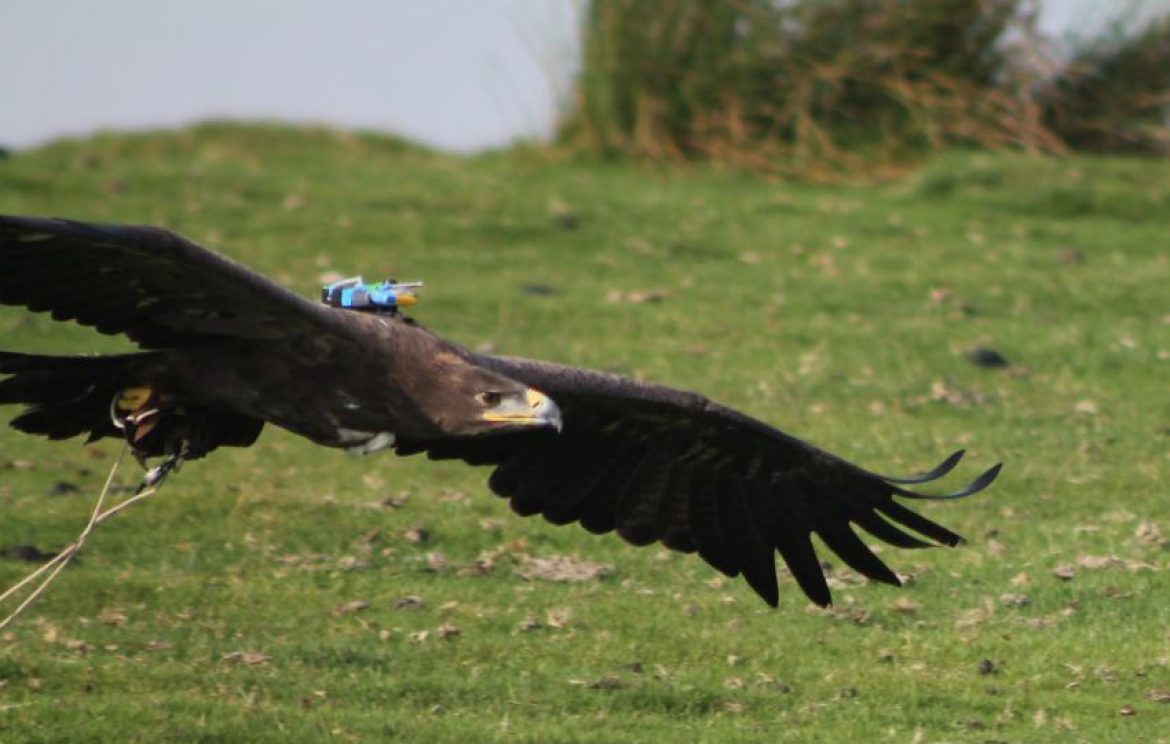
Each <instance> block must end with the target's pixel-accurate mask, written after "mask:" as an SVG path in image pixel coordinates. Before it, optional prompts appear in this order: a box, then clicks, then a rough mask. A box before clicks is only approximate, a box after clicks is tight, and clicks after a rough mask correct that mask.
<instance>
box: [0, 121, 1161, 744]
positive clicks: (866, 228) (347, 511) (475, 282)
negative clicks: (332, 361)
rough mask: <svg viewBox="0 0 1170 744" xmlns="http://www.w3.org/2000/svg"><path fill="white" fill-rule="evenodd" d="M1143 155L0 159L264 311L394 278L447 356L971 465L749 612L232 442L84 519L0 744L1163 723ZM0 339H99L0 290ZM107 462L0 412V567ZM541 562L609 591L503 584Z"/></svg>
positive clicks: (1042, 734)
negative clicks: (720, 407) (872, 572)
mask: <svg viewBox="0 0 1170 744" xmlns="http://www.w3.org/2000/svg"><path fill="white" fill-rule="evenodd" d="M1165 167H1166V166H1165V163H1164V162H1143V161H1139V160H1122V159H1089V158H1079V159H1069V160H1045V159H1034V158H1023V157H1016V156H1006V155H1005V156H989V155H976V154H964V153H955V154H952V155H948V156H946V157H944V158H941V159H939V160H937V161H935V162H933V163H932V164H931V165H929V166H928V167H927V168H926V169H925V170H924V171H922V172H921V173H920V174H919V175H918V176H916V177H915V178H913V179H911V180H909V181H905V182H901V183H897V184H892V185H890V184H887V185H880V186H818V185H799V184H792V183H784V182H779V181H770V180H762V179H760V178H756V177H751V176H745V175H741V174H736V173H733V172H718V171H711V170H705V169H701V168H695V169H691V170H685V169H665V168H663V169H658V168H651V167H635V166H627V165H620V164H611V163H581V162H573V161H564V160H560V159H558V158H556V157H554V156H552V155H549V154H547V153H542V152H539V151H524V150H521V151H515V152H509V153H501V154H493V155H489V156H483V157H479V158H475V159H456V158H450V157H447V156H442V155H438V154H434V153H431V152H427V151H425V150H422V149H419V148H415V147H413V146H410V145H406V144H404V143H402V142H400V141H397V140H393V139H389V138H381V137H375V136H367V135H361V134H349V133H337V132H330V131H323V130H321V131H318V130H293V129H284V128H279V127H260V126H257V127H246V126H232V125H222V124H217V125H206V126H201V127H196V128H193V129H189V130H184V131H180V132H164V133H156V134H145V135H134V136H112V135H110V136H100V137H97V138H94V139H91V140H84V141H70V142H61V143H58V144H54V145H51V146H48V147H45V148H43V149H40V150H37V151H33V152H26V153H16V154H14V155H13V156H12V157H11V158H9V159H7V160H4V161H0V212H5V213H30V214H55V215H62V216H69V217H73V218H78V219H92V220H104V221H117V222H140V223H155V224H161V225H166V226H168V227H171V228H173V229H175V230H178V231H180V232H182V233H184V234H186V235H188V236H190V237H192V238H194V239H196V240H198V241H200V242H203V243H205V244H207V245H210V246H213V247H216V248H218V249H220V250H221V251H222V252H224V253H226V254H228V255H230V256H232V257H233V258H236V259H238V260H241V261H243V262H245V263H247V264H249V265H251V266H253V267H255V268H257V269H259V270H261V271H263V272H265V273H268V274H269V275H272V276H274V277H276V278H278V279H279V280H280V281H282V282H284V283H286V284H287V285H289V286H291V287H293V288H295V289H296V290H297V291H299V292H301V293H304V294H306V295H313V294H315V293H316V291H317V289H318V287H319V285H320V284H321V282H322V281H323V280H324V279H325V278H327V277H328V276H330V275H337V274H341V275H351V274H357V273H363V274H365V275H366V276H367V277H370V278H373V277H381V276H385V275H391V276H396V277H398V278H400V279H415V278H420V279H424V280H426V281H427V287H426V291H425V295H424V298H423V302H422V303H421V304H420V306H419V307H418V308H416V312H415V313H414V314H415V315H416V317H418V318H420V319H421V320H422V321H423V322H424V323H426V324H427V325H429V326H430V327H432V328H434V329H436V330H438V331H439V332H441V333H443V334H444V335H448V336H450V337H452V338H455V339H456V340H459V341H460V342H462V343H465V344H467V345H469V346H472V347H482V348H491V349H494V350H496V351H498V352H501V353H510V354H520V355H527V356H536V357H541V358H547V359H553V360H558V361H562V362H568V363H573V364H579V365H585V366H590V367H597V368H603V369H608V370H613V371H618V372H622V373H626V374H633V375H639V376H644V377H646V378H649V379H653V380H656V381H659V382H664V383H668V384H672V385H675V386H679V387H684V388H689V389H695V390H699V391H701V392H703V393H705V394H707V395H709V396H711V397H713V398H716V399H718V400H720V401H722V402H724V403H727V404H731V405H734V406H736V407H739V408H741V409H743V410H745V411H747V412H749V413H751V414H753V415H755V416H758V417H760V418H762V419H764V420H767V421H770V422H772V423H774V424H776V425H778V426H780V427H781V428H783V429H785V430H786V431H789V432H791V433H793V434H796V435H798V436H802V437H804V438H807V439H809V440H811V441H813V442H815V443H817V444H819V445H821V446H823V447H825V448H827V449H830V450H832V451H834V452H837V453H839V454H841V455H843V456H846V457H848V458H850V459H853V460H855V461H857V462H859V463H860V464H863V465H865V466H867V467H871V468H873V469H875V470H878V471H881V472H895V473H896V472H909V471H914V470H917V469H921V468H923V467H926V466H929V465H933V464H934V463H935V462H936V461H937V460H938V459H940V458H941V456H942V455H944V454H946V453H947V452H949V451H950V450H952V449H955V448H957V447H966V448H968V450H969V455H968V458H969V460H970V461H971V463H972V464H967V465H965V466H964V467H963V468H961V469H960V470H961V476H972V475H974V474H975V472H977V471H976V466H987V465H990V464H991V463H993V462H995V461H998V460H1004V461H1005V462H1006V467H1005V469H1004V472H1003V475H1002V476H1001V478H1000V481H999V482H998V483H997V484H996V485H995V487H993V488H992V489H991V490H990V491H989V492H987V493H985V494H981V495H979V496H977V497H974V498H971V499H967V500H964V501H961V502H953V503H941V504H927V505H926V506H925V507H924V510H925V512H926V513H927V514H928V515H929V516H930V517H931V518H934V519H937V520H939V521H941V522H943V523H944V524H947V525H948V526H950V527H953V528H955V529H956V530H957V531H959V532H960V533H962V534H964V535H966V536H967V537H968V539H969V543H968V544H967V545H965V546H963V547H961V548H959V549H957V550H954V551H950V550H941V549H940V550H930V551H921V552H898V551H895V550H893V549H892V548H891V549H886V550H885V551H884V552H883V557H884V558H885V559H887V560H888V561H889V562H890V563H891V565H893V566H894V567H895V568H896V569H897V570H898V571H899V572H901V573H903V574H905V575H908V576H909V577H910V579H911V581H910V582H909V586H907V587H906V588H904V589H901V590H895V589H891V588H889V587H885V586H876V585H866V584H865V583H864V581H862V580H860V579H859V578H858V577H856V576H855V575H854V574H852V573H851V572H849V571H847V570H844V569H843V568H842V567H841V566H840V565H839V564H838V563H837V562H835V561H834V560H833V559H832V557H831V556H830V555H829V554H827V553H825V554H824V556H823V557H825V558H826V559H828V560H830V562H831V563H832V567H831V576H832V578H833V586H834V596H835V600H836V605H835V607H834V609H832V610H831V611H821V610H817V609H815V608H810V607H809V606H808V605H807V602H806V601H805V600H804V598H803V597H802V596H801V595H800V593H799V591H798V590H797V589H796V588H795V586H794V585H793V584H792V582H791V581H787V580H785V579H786V577H783V576H782V577H781V578H782V588H781V589H782V597H781V607H780V609H779V610H778V611H773V610H770V609H768V608H767V607H766V606H764V605H763V603H761V602H759V601H758V600H757V599H756V598H755V597H754V595H753V594H752V593H751V591H750V590H749V589H748V588H747V587H746V585H743V584H742V583H741V582H738V581H735V582H730V581H725V580H722V579H720V578H718V575H717V574H716V573H715V572H714V571H713V570H712V569H709V568H708V567H707V566H706V565H705V564H704V563H702V561H700V560H698V559H696V558H694V557H692V556H679V555H674V554H670V553H667V552H665V551H663V550H660V549H659V548H657V547H650V548H643V549H634V548H631V547H628V546H626V545H625V544H624V543H622V542H621V541H620V540H619V539H617V538H616V537H613V536H607V537H595V536H592V535H589V534H587V533H585V532H584V531H583V530H580V529H578V528H558V527H553V526H551V525H548V524H546V523H544V522H543V521H541V520H539V519H537V520H532V519H529V520H521V519H519V518H516V517H514V516H513V515H511V513H510V511H509V509H508V507H507V504H506V503H504V502H503V501H501V500H499V499H496V498H495V497H493V496H491V495H490V493H489V492H488V491H487V488H486V486H485V485H484V479H485V476H486V473H485V472H484V471H478V470H473V469H470V468H466V467H461V466H458V465H453V464H447V463H443V464H435V463H427V462H425V461H421V460H417V459H398V458H395V457H393V456H390V455H385V456H380V457H378V456H375V457H371V458H365V459H360V460H355V459H351V458H349V457H346V456H344V455H343V454H340V453H336V452H332V451H328V450H323V449H319V448H314V447H313V446H311V445H309V444H308V443H306V442H304V441H301V440H299V439H296V438H294V437H292V436H291V435H288V434H286V433H284V432H282V431H278V430H274V429H271V428H269V429H268V430H266V432H265V434H264V435H263V437H262V438H261V440H260V442H259V443H258V444H257V445H256V446H255V447H253V448H251V449H248V450H224V451H220V452H217V453H215V454H214V455H213V456H212V457H211V458H209V459H207V460H202V461H198V462H193V463H189V464H188V465H187V466H186V467H185V468H184V469H183V471H182V472H181V473H179V474H178V475H176V476H175V477H174V478H173V479H172V480H170V481H169V482H168V483H167V484H166V486H165V488H164V489H163V490H162V491H161V492H160V493H159V494H158V495H157V496H156V497H155V498H154V499H152V500H150V501H148V502H147V503H145V504H143V505H141V506H138V507H136V508H134V509H132V510H130V511H128V512H127V513H126V514H124V515H123V516H120V517H118V518H117V519H116V520H114V521H112V522H110V523H108V524H107V525H105V526H103V527H102V528H101V529H100V530H99V531H98V532H97V533H96V535H95V536H94V538H93V540H92V541H91V543H90V545H89V547H88V548H87V549H86V551H85V552H84V553H83V554H82V556H81V557H80V558H79V559H78V561H77V562H76V564H75V565H73V566H72V567H71V568H70V569H68V570H67V571H65V572H64V573H63V574H62V576H61V577H60V579H59V581H58V582H57V583H56V584H55V585H54V586H53V587H52V589H51V590H50V591H49V593H48V594H47V595H46V596H44V597H43V599H42V600H41V601H40V602H39V603H38V604H36V605H34V606H33V607H32V609H31V610H30V612H29V613H28V614H26V615H25V616H24V617H22V618H21V620H20V621H19V622H18V624H17V625H16V626H15V627H14V628H13V629H11V630H9V631H7V632H5V633H4V634H3V635H2V636H0V648H2V653H0V711H2V712H0V739H3V740H5V741H30V742H31V741H38V742H50V741H61V742H65V741H78V740H79V737H83V738H84V739H85V740H87V741H109V742H127V741H163V740H170V741H201V742H202V741H207V742H211V741H274V742H275V741H280V742H284V741H328V740H334V741H343V742H347V741H390V740H403V741H428V742H431V741H459V742H467V741H497V740H498V741H508V742H514V741H532V742H606V743H611V742H623V741H629V742H641V741H668V740H676V741H735V742H745V741H767V742H774V741H798V742H815V741H834V742H836V741H842V740H846V741H847V740H849V739H853V740H855V741H896V742H904V741H924V742H930V741H1012V742H1020V741H1053V740H1075V741H1093V742H1101V741H1127V742H1128V741H1158V740H1159V737H1162V738H1161V740H1162V741H1166V740H1168V737H1170V735H1168V734H1166V733H1165V732H1166V731H1170V704H1167V703H1165V700H1166V699H1170V633H1168V631H1167V628H1170V601H1168V599H1167V598H1168V597H1170V579H1168V578H1167V577H1168V575H1170V573H1168V571H1167V569H1168V568H1170V553H1168V550H1167V546H1168V543H1167V537H1166V536H1168V535H1170V494H1168V493H1167V483H1168V482H1170V481H1168V479H1167V476H1166V471H1167V466H1168V456H1170V397H1168V396H1167V388H1166V381H1167V379H1168V376H1170V299H1168V298H1170V292H1168V290H1167V287H1168V286H1170V251H1168V250H1167V246H1168V243H1167V241H1168V237H1167V236H1168V235H1170V182H1168V181H1167V179H1166V175H1165V174H1166V170H1165ZM61 271H62V272H66V273H67V272H68V271H69V267H68V266H62V267H61ZM95 280H96V279H95V278H94V277H86V276H78V277H77V281H79V282H86V281H95ZM0 339H2V341H0V348H5V349H12V350H23V351H37V352H48V353H53V352H57V353H75V352H99V351H112V350H120V349H127V348H128V343H127V342H125V341H123V340H121V339H119V338H111V337H104V336H100V335H98V334H96V333H94V332H92V331H91V330H89V329H84V328H79V327H72V326H66V325H60V324H56V323H53V322H52V321H51V320H50V319H49V318H47V317H44V316H41V315H32V314H29V313H25V312H23V311H18V310H13V309H5V310H2V311H0ZM978 346H982V347H988V348H993V349H995V350H997V351H999V352H1000V353H1001V354H1003V355H1004V356H1006V357H1007V359H1008V360H1009V361H1010V362H1011V366H1010V367H1009V368H1007V369H988V368H982V367H979V366H976V365H974V364H972V363H971V361H970V360H969V359H968V357H967V352H968V351H969V350H970V349H972V348H973V347H978ZM15 411H16V409H14V408H10V409H5V411H4V414H5V418H8V417H11V415H13V414H14V413H15ZM117 452H118V447H117V446H116V443H113V442H109V441H107V442H103V443H99V444H98V445H96V446H92V447H89V448H82V447H81V446H80V445H79V444H78V443H74V442H69V443H48V442H42V441H39V440H33V439H31V438H28V437H24V436H21V435H18V434H17V433H16V432H12V431H10V430H8V429H4V430H3V431H2V432H0V506H2V508H3V510H4V514H5V518H4V520H3V521H2V523H0V547H5V548H11V547H12V546H17V545H32V546H35V547H37V548H39V549H42V550H52V549H55V548H60V547H61V546H62V545H64V544H66V543H68V542H69V541H71V540H72V539H73V537H74V536H75V535H76V533H77V531H78V530H79V529H80V527H81V525H82V524H83V523H84V521H85V519H86V518H87V516H88V513H89V509H90V508H91V504H92V498H93V497H94V496H95V495H96V493H97V491H98V489H99V488H100V486H101V482H102V480H103V478H104V477H105V474H106V472H107V471H108V469H109V466H110V464H111V461H112V460H113V459H114V458H115V456H116V454H117ZM123 473H124V478H123V479H124V481H126V482H130V481H131V480H133V479H134V478H136V477H137V474H135V473H134V472H133V469H132V468H131V467H127V468H125V470H124V471H123ZM961 476H956V482H957V480H958V479H959V478H961ZM9 552H11V551H9ZM558 555H560V556H568V557H570V558H572V559H573V560H576V561H581V562H585V561H589V562H596V563H601V564H605V565H607V566H609V567H610V571H609V572H608V574H606V575H605V576H603V577H601V578H599V579H593V580H588V581H583V582H552V581H545V580H541V579H539V578H535V579H526V578H523V577H522V576H520V575H518V573H517V569H524V568H525V567H526V566H530V565H531V564H530V563H529V561H530V560H531V559H539V558H549V557H552V556H558ZM29 568H30V565H29V564H27V563H23V562H21V561H19V560H15V559H12V558H11V557H10V558H9V559H6V560H0V580H2V582H3V583H4V584H5V585H8V584H11V583H12V582H14V581H15V580H17V579H18V578H19V577H20V576H22V575H23V574H24V573H26V572H27V571H28V570H29ZM1058 574H1059V576H1058ZM1160 701H1161V702H1160Z"/></svg>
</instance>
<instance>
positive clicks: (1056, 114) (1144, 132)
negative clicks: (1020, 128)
mask: <svg viewBox="0 0 1170 744" xmlns="http://www.w3.org/2000/svg"><path fill="white" fill-rule="evenodd" d="M1040 95H1041V99H1042V101H1043V105H1044V109H1045V123H1046V124H1047V125H1048V127H1049V128H1050V129H1051V130H1052V131H1053V132H1055V133H1056V134H1057V135H1059V136H1060V137H1061V138H1062V139H1063V140H1064V141H1065V142H1067V143H1068V144H1069V146H1070V147H1073V148H1076V149H1082V150H1095V151H1101V152H1132V153H1147V154H1151V153H1155V154H1167V153H1170V16H1163V17H1162V18H1160V19H1156V20H1154V21H1153V22H1151V23H1149V24H1148V25H1146V26H1145V27H1144V28H1142V29H1140V30H1139V31H1138V32H1137V33H1127V32H1125V31H1123V30H1118V31H1115V32H1114V33H1112V34H1110V35H1108V36H1107V37H1105V38H1100V39H1096V40H1093V41H1090V42H1089V43H1087V44H1084V45H1082V47H1081V48H1080V49H1079V50H1078V51H1077V53H1076V54H1074V55H1073V58H1072V60H1071V61H1070V62H1069V63H1068V64H1067V65H1066V66H1065V67H1064V69H1063V70H1062V71H1061V72H1060V74H1058V75H1057V76H1056V77H1055V78H1054V79H1053V80H1052V81H1051V82H1050V83H1049V84H1048V85H1047V86H1045V88H1044V89H1043V90H1042V92H1041V94H1040Z"/></svg>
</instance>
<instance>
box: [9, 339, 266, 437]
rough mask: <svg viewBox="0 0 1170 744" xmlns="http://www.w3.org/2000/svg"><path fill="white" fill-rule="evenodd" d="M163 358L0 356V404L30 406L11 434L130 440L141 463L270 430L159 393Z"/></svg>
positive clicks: (148, 354) (140, 355)
mask: <svg viewBox="0 0 1170 744" xmlns="http://www.w3.org/2000/svg"><path fill="white" fill-rule="evenodd" d="M166 367H167V361H166V355H165V354H164V353H163V352H156V351H144V352H138V353H133V354H114V355H109V356H41V355H38V354H17V353H14V352H9V351H0V375H9V376H8V377H7V378H5V379H0V405H3V404H6V403H19V404H24V406H25V408H24V410H23V411H21V412H20V414H19V415H17V417H16V418H14V419H12V421H11V425H12V427H13V428H15V429H18V430H20V431H23V432H26V433H28V434H40V435H42V436H46V437H48V438H49V439H68V438H69V437H75V436H78V435H80V434H86V435H88V439H87V441H89V442H92V441H94V440H95V439H100V438H102V437H118V438H124V439H126V440H127V442H129V444H130V447H131V451H132V452H133V453H134V455H135V456H136V457H138V459H139V460H143V459H145V458H147V457H153V456H158V455H172V454H175V453H181V456H182V458H183V459H187V460H191V459H195V458H197V457H202V456H203V455H205V454H207V453H208V452H210V451H211V450H213V449H215V448H216V447H219V446H223V445H227V446H234V447H247V446H248V445H250V444H252V443H253V442H254V441H256V437H258V436H259V435H260V430H261V429H262V428H263V427H264V422H263V421H262V420H261V419H258V418H253V417H251V416H247V415H244V414H240V413H236V412H234V411H229V410H223V409H217V408H208V407H206V406H201V405H188V404H185V403H184V401H182V400H174V399H171V398H170V396H166V395H160V394H159V391H158V389H157V381H158V380H159V379H160V378H162V377H165V373H166Z"/></svg>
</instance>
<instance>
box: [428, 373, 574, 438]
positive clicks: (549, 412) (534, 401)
mask: <svg viewBox="0 0 1170 744" xmlns="http://www.w3.org/2000/svg"><path fill="white" fill-rule="evenodd" d="M443 377H444V378H445V379H444V380H442V384H441V385H440V386H439V387H440V388H441V389H442V394H441V397H440V399H438V400H437V401H435V410H437V411H438V412H439V415H438V416H436V417H435V418H436V423H438V424H439V426H440V427H441V428H443V429H444V430H445V431H446V432H447V433H449V434H453V435H457V436H475V435H479V434H492V433H497V432H512V431H521V430H524V429H539V428H552V429H555V430H557V431H560V430H561V409H560V408H558V407H557V404H556V403H555V402H553V400H552V398H550V397H548V396H547V395H545V394H544V393H542V392H540V391H539V390H535V389H533V388H530V387H528V386H527V385H524V384H523V383H520V382H517V381H516V380H513V379H511V378H509V377H505V376H504V375H501V374H497V373H496V372H492V371H491V370H488V369H484V368H482V367H477V366H475V365H472V364H457V365H454V366H453V367H452V368H448V369H446V370H444V374H443Z"/></svg>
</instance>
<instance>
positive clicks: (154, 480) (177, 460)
mask: <svg viewBox="0 0 1170 744" xmlns="http://www.w3.org/2000/svg"><path fill="white" fill-rule="evenodd" d="M189 448H190V444H189V442H188V441H187V440H186V439H183V440H181V441H180V443H179V446H178V448H176V449H173V450H171V451H170V452H168V453H167V455H166V457H164V458H163V460H162V462H160V463H159V464H158V465H155V466H154V467H153V468H151V469H150V470H147V471H146V475H144V476H142V482H141V483H139V484H138V488H136V489H135V490H134V494H135V495H138V494H140V493H142V492H143V491H145V490H146V489H148V488H152V487H154V486H157V485H159V484H161V483H162V482H163V481H164V480H165V479H166V477H167V476H168V475H170V474H171V473H172V472H175V473H177V472H178V471H179V468H180V467H182V465H183V460H184V459H185V457H186V455H187V451H188V449H189Z"/></svg>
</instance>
